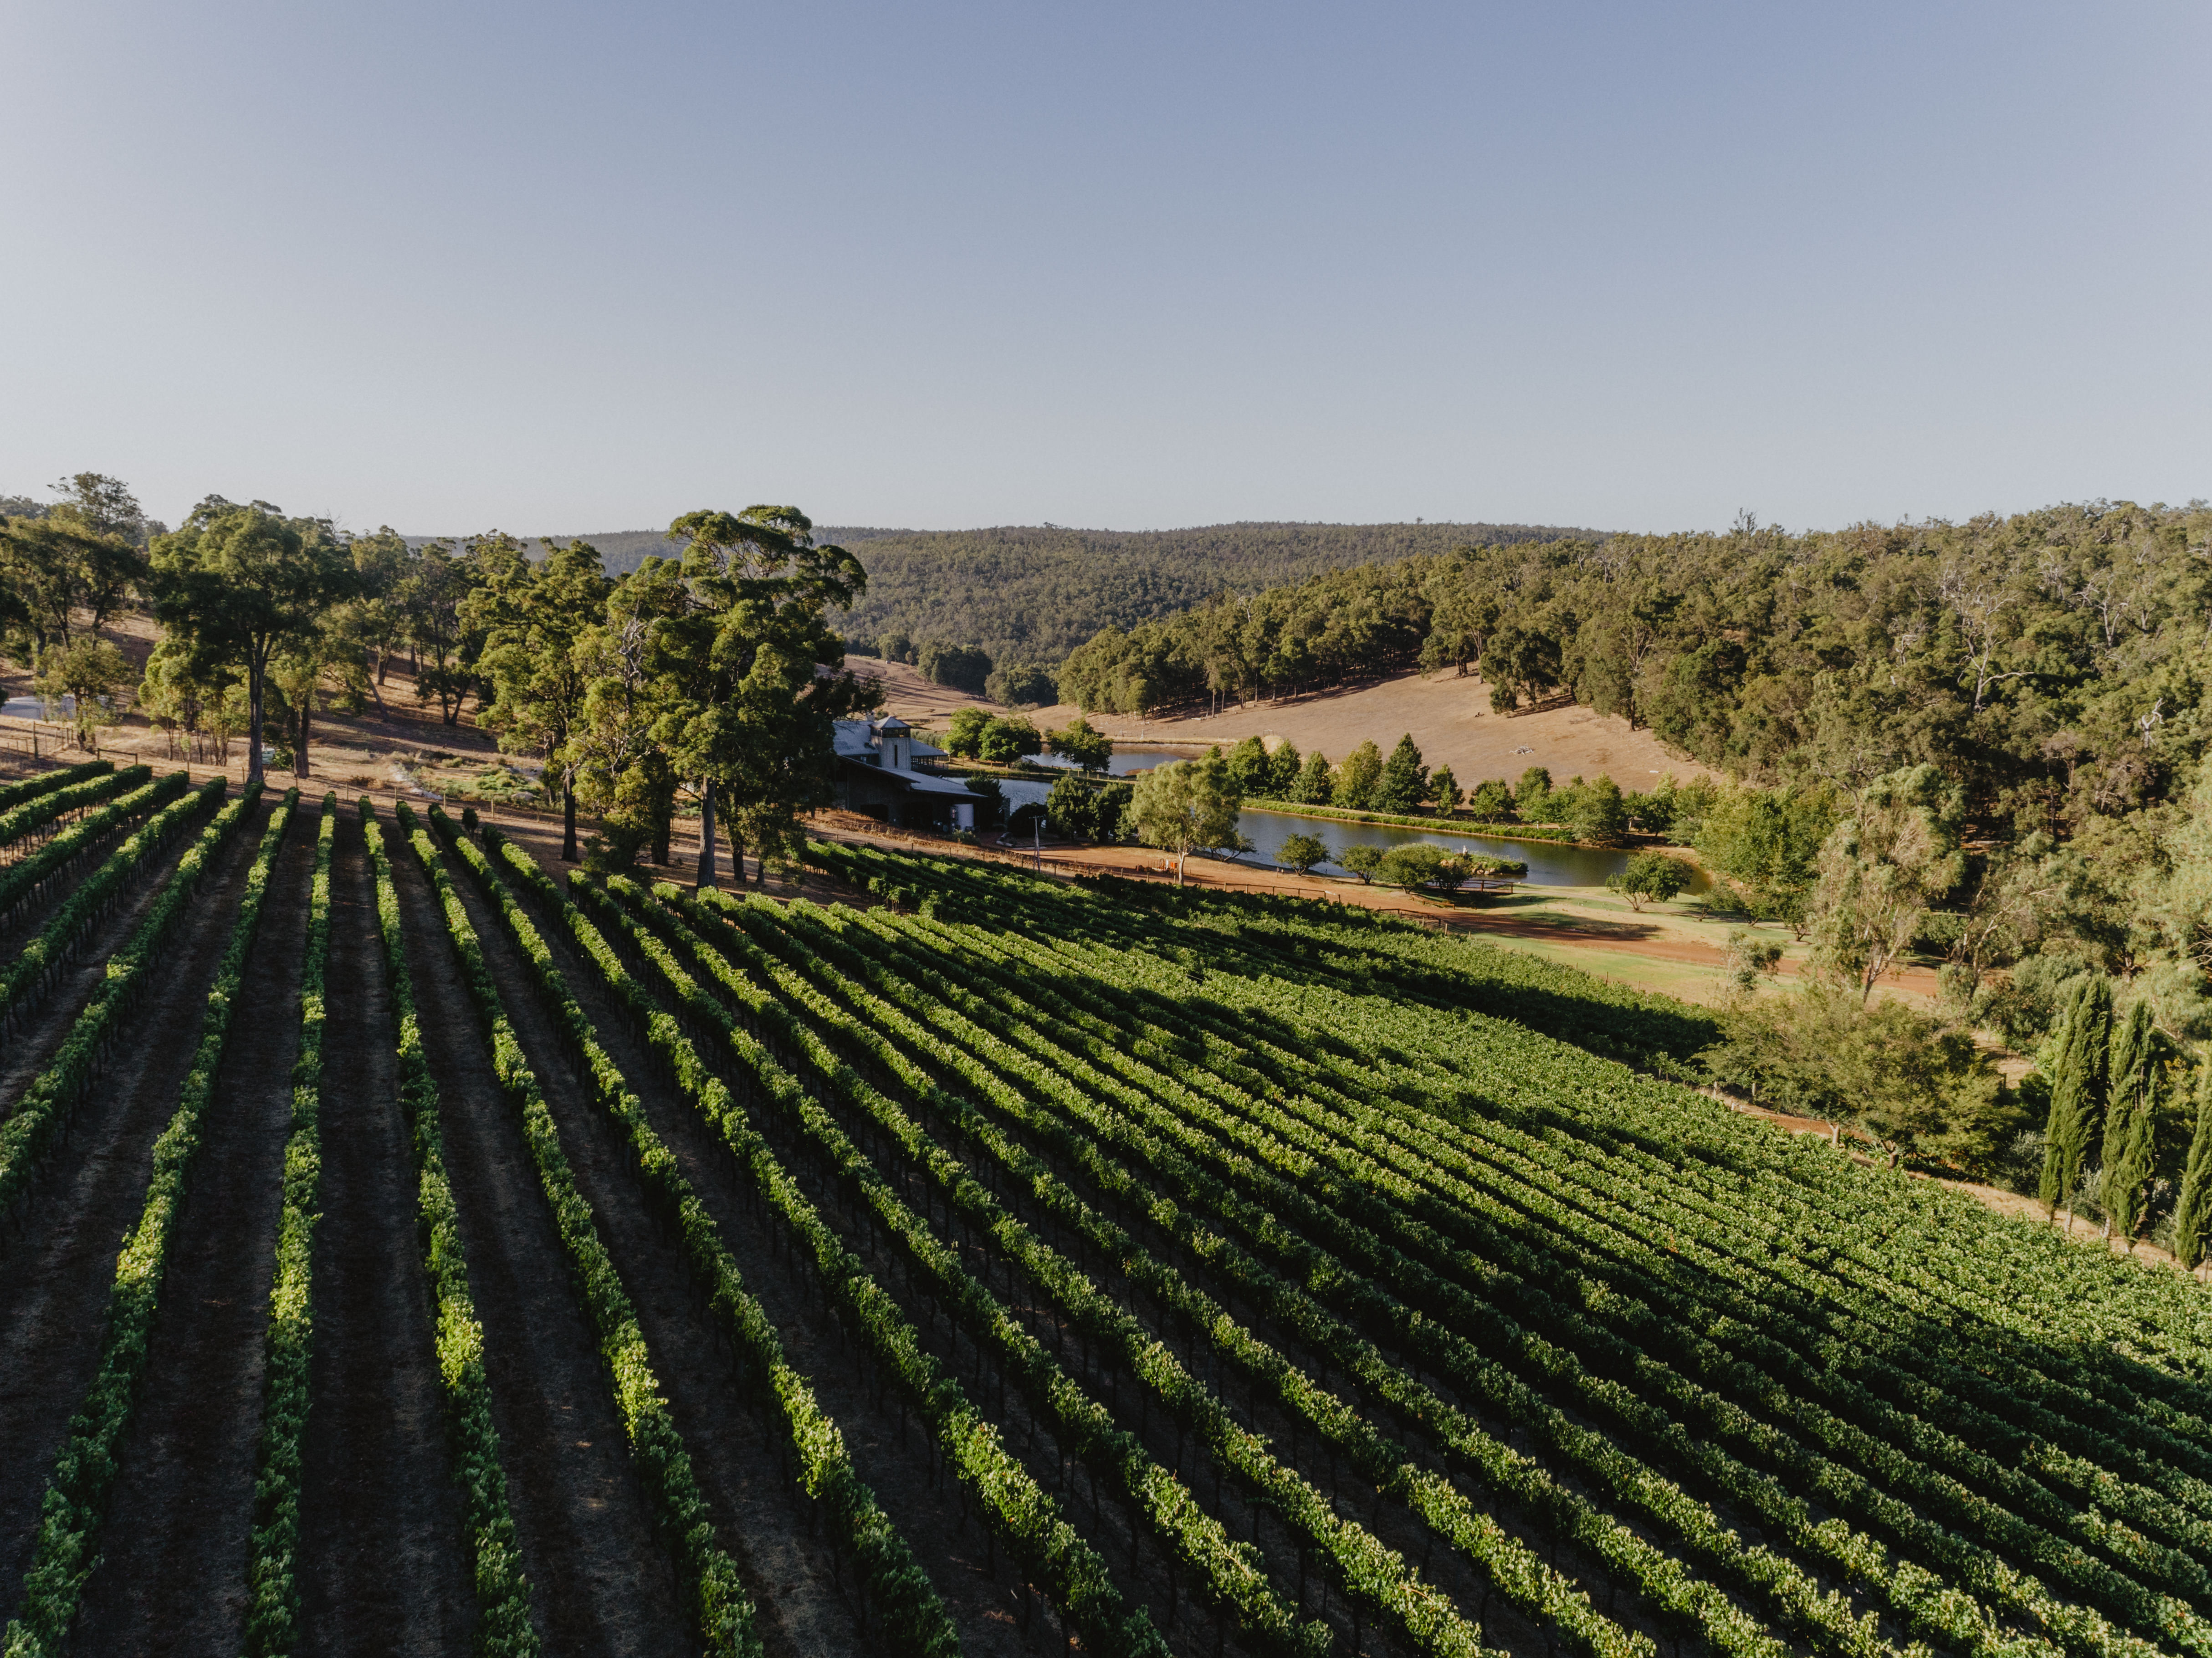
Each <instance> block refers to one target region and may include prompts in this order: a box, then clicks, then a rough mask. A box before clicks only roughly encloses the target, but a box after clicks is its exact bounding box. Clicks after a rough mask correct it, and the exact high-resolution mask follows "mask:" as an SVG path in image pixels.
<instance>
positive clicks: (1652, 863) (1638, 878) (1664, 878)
mask: <svg viewBox="0 0 2212 1658" xmlns="http://www.w3.org/2000/svg"><path fill="white" fill-rule="evenodd" d="M1605 884H1606V885H1607V886H1608V887H1610V888H1612V889H1613V891H1615V892H1617V893H1619V894H1620V895H1621V896H1623V897H1624V898H1626V899H1627V900H1628V907H1629V908H1631V909H1632V910H1635V911H1637V912H1638V913H1639V914H1640V913H1642V911H1643V908H1644V905H1646V904H1654V903H1656V904H1663V903H1665V902H1667V901H1668V899H1670V898H1673V897H1674V896H1677V895H1678V894H1680V892H1681V891H1682V890H1684V889H1685V888H1686V887H1687V886H1688V885H1689V884H1690V871H1689V868H1688V866H1687V865H1685V864H1684V863H1683V862H1682V860H1681V859H1679V858H1669V857H1668V855H1667V854H1666V853H1663V852H1639V853H1637V854H1636V856H1634V857H1633V858H1632V859H1629V860H1628V867H1627V868H1626V869H1625V870H1623V871H1621V872H1620V874H1618V875H1612V876H1607V878H1606V883H1605Z"/></svg>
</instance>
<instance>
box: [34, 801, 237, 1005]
mask: <svg viewBox="0 0 2212 1658" xmlns="http://www.w3.org/2000/svg"><path fill="white" fill-rule="evenodd" d="M228 786H229V782H228V779H226V778H221V777H218V778H216V779H214V780H212V781H210V782H207V783H203V784H202V785H201V786H199V787H198V788H197V789H194V790H193V791H192V792H191V793H190V794H188V795H186V796H185V798H184V799H181V800H175V801H172V802H171V803H170V804H169V805H167V806H165V807H163V808H162V809H161V811H158V812H156V813H155V814H154V816H153V817H150V818H149V819H148V820H147V822H146V823H145V824H144V825H143V827H141V828H140V829H139V830H138V831H137V833H136V834H135V835H131V838H130V839H129V840H127V841H125V842H124V843H123V844H122V845H121V846H119V847H117V848H116V849H115V850H114V852H112V853H110V854H109V856H108V858H107V859H106V862H104V863H102V864H101V865H100V867H99V868H98V869H96V870H94V871H93V872H92V873H91V874H90V875H88V876H87V877H85V878H84V879H83V881H82V882H81V883H79V884H78V885H77V886H76V889H75V890H72V891H71V892H70V896H68V897H67V898H65V899H64V900H63V901H62V905H61V908H59V909H58V910H56V911H55V912H54V914H52V916H51V917H49V918H48V919H47V921H46V926H43V927H41V928H40V930H39V936H38V937H37V938H33V939H32V940H31V942H30V943H28V944H25V945H24V946H23V949H22V952H21V954H20V955H18V956H17V957H15V960H14V961H13V962H10V963H9V964H8V966H7V968H6V969H5V970H0V1030H8V1029H13V1028H14V1026H15V1021H16V1020H17V1019H19V1018H21V1017H22V1016H23V1015H24V1014H26V1013H27V1012H28V1011H30V1009H31V1008H32V1007H33V1005H35V1004H36V1002H37V999H38V998H39V997H40V996H41V995H43V994H44V993H46V989H47V987H49V986H50V985H51V984H52V982H53V979H54V977H55V975H57V974H58V973H60V972H61V970H62V969H64V967H66V966H67V965H68V964H69V962H70V957H71V956H72V955H73V953H74V952H75V950H76V947H77V945H78V944H80V943H81V942H82V940H83V937H84V935H85V933H86V932H88V931H89V930H90V929H91V927H92V926H93V924H94V922H96V921H97V920H99V919H100V916H102V915H103V914H106V912H107V910H108V908H109V907H110V906H112V904H114V902H116V901H117V899H118V898H119V897H121V896H123V894H124V893H125V890H127V889H128V888H129V886H130V884H131V882H132V881H133V880H134V879H135V878H137V876H138V875H139V873H140V872H142V871H143V870H144V869H145V868H146V866H147V865H149V864H151V863H153V862H154V861H155V859H159V858H160V857H161V854H162V853H164V852H166V851H167V849H168V847H169V844H170V842H171V841H173V840H174V839H175V838H176V836H177V835H178V834H179V831H181V830H182V829H184V828H185V825H186V824H188V823H191V820H192V819H193V818H195V817H198V816H199V815H200V814H201V813H202V812H205V811H213V810H214V809H215V808H216V805H218V804H220V803H221V801H222V798H223V795H224V793H225V792H226V791H227V789H228Z"/></svg>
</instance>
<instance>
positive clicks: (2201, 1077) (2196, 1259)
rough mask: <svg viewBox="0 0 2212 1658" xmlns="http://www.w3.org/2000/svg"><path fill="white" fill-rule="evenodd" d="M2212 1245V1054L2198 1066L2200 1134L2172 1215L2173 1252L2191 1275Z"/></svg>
mask: <svg viewBox="0 0 2212 1658" xmlns="http://www.w3.org/2000/svg"><path fill="white" fill-rule="evenodd" d="M2207 1242H2212V1054H2208V1055H2207V1056H2206V1057H2205V1059H2204V1060H2203V1062H2202V1063H2201V1064H2199V1065H2198V1066H2197V1133H2196V1134H2195V1135H2194V1136H2193V1137H2192V1138H2191V1140H2190V1142H2189V1163H2188V1166H2187V1167H2186V1168H2185V1169H2183V1170H2182V1174H2181V1204H2180V1206H2179V1208H2177V1209H2176V1210H2175V1211H2174V1212H2173V1253H2174V1254H2176V1255H2178V1256H2179V1257H2180V1260H2181V1264H2182V1265H2183V1266H2185V1267H2187V1268H2188V1269H2189V1270H2190V1271H2191V1272H2195V1271H2196V1270H2197V1265H2198V1263H2200V1262H2201V1261H2203V1259H2204V1246H2205V1244H2206V1243H2207Z"/></svg>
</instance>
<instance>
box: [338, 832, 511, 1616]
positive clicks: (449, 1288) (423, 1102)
mask: <svg viewBox="0 0 2212 1658" xmlns="http://www.w3.org/2000/svg"><path fill="white" fill-rule="evenodd" d="M361 815H362V833H363V834H364V835H366V836H367V837H368V863H369V869H370V871H371V872H372V873H373V874H374V877H375V880H376V919H377V927H378V931H379V932H380V934H381V936H382V938H383V941H384V962H385V972H386V982H387V983H388V984H389V985H390V987H391V992H392V1024H393V1027H394V1032H395V1036H394V1040H395V1042H396V1043H397V1047H398V1057H399V1104H400V1108H401V1110H402V1111H403V1112H404V1114H405V1116H406V1120H407V1128H408V1143H409V1145H410V1149H411V1151H412V1154H413V1157H414V1162H415V1175H416V1193H417V1198H416V1219H417V1222H418V1224H417V1227H416V1236H418V1238H419V1239H420V1240H421V1243H422V1267H423V1271H424V1272H425V1273H426V1274H427V1275H428V1278H429V1284H430V1297H431V1307H432V1315H433V1316H432V1324H433V1328H434V1330H435V1335H436V1339H437V1351H438V1373H439V1377H440V1379H441V1383H442V1384H443V1387H444V1390H445V1398H446V1419H447V1424H448V1430H449V1432H450V1434H451V1436H452V1443H453V1477H454V1479H455V1480H456V1481H457V1482H458V1483H459V1485H460V1488H461V1496H462V1506H461V1527H462V1534H463V1538H464V1540H465V1547H466V1549H467V1551H468V1556H469V1563H470V1568H471V1570H470V1574H469V1576H470V1579H471V1582H472V1583H473V1584H474V1586H475V1588H476V1597H477V1632H476V1650H477V1658H534V1655H536V1654H537V1652H538V1649H539V1648H538V1631H537V1630H536V1629H535V1628H534V1627H533V1626H532V1624H531V1621H530V1584H529V1582H528V1580H527V1579H526V1578H525V1577H524V1576H523V1574H522V1557H521V1550H520V1546H518V1544H517V1542H516V1539H515V1531H514V1520H513V1515H512V1514H511V1513H510V1512H509V1510H508V1509H507V1473H506V1471H505V1468H504V1467H502V1465H501V1461H500V1452H499V1430H498V1428H497V1427H496V1426H495V1424H493V1421H492V1414H491V1383H490V1381H489V1378H488V1377H487V1376H486V1375H485V1371H484V1354H483V1325H481V1324H480V1323H478V1322H477V1313H476V1303H474V1301H473V1300H471V1297H470V1295H469V1271H468V1252H467V1249H466V1247H465V1244H464V1242H463V1241H462V1237H461V1227H460V1218H459V1215H458V1213H457V1212H455V1209H454V1206H453V1185H452V1183H451V1181H448V1180H447V1177H446V1156H445V1136H444V1133H443V1132H442V1131H441V1128H440V1127H439V1115H438V1114H439V1102H438V1084H437V1081H436V1079H435V1078H433V1077H432V1076H431V1074H430V1063H429V1060H428V1058H427V1057H426V1056H425V1055H424V1054H423V1052H422V1019H421V1017H419V1016H418V1015H417V1013H416V1009H415V985H414V977H413V975H411V974H410V972H409V970H408V967H407V943H406V938H405V935H404V932H402V929H401V924H400V920H399V894H398V889H397V888H396V887H395V886H394V885H393V884H392V859H391V855H390V854H389V853H387V852H386V850H385V846H384V828H383V825H381V824H380V823H378V822H377V821H376V811H375V807H374V805H372V804H371V803H370V802H369V800H368V799H367V798H366V797H364V798H363V799H362V803H361Z"/></svg>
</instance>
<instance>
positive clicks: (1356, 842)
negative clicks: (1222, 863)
mask: <svg viewBox="0 0 2212 1658" xmlns="http://www.w3.org/2000/svg"><path fill="white" fill-rule="evenodd" d="M1114 757H1115V759H1116V760H1117V761H1118V760H1119V759H1120V758H1121V756H1119V755H1118V754H1117V755H1115V756H1114ZM1164 757H1165V758H1168V759H1173V758H1175V756H1173V755H1171V754H1170V755H1168V756H1164ZM1152 763H1154V764H1158V761H1154V762H1152ZM999 786H1000V789H1001V790H1003V791H1004V792H1005V794H1006V806H1007V809H1008V810H1009V811H1012V809H1013V808H1015V807H1017V806H1024V805H1031V804H1035V805H1040V806H1041V805H1043V804H1044V800H1045V796H1046V795H1047V794H1048V793H1050V792H1051V785H1050V784H1048V783H1039V782H1036V781H1033V780H1020V779H1013V778H1009V779H1006V780H1003V781H1002V782H1001V783H1000V785H999ZM1237 830H1238V832H1239V833H1240V834H1242V835H1243V836H1244V838H1245V839H1246V840H1248V841H1251V842H1252V844H1253V847H1255V850H1254V851H1253V852H1251V853H1249V854H1248V857H1247V861H1248V862H1252V863H1262V864H1273V863H1274V862H1275V861H1276V853H1277V850H1278V849H1279V847H1281V846H1282V844H1283V842H1284V841H1285V840H1286V839H1288V838H1289V837H1290V836H1291V835H1314V836H1316V837H1317V838H1318V839H1319V840H1320V841H1321V843H1322V845H1323V846H1325V847H1328V849H1329V851H1330V852H1331V853H1339V852H1342V851H1343V850H1344V849H1345V848H1346V847H1382V848H1383V850H1384V851H1386V852H1387V851H1388V850H1389V848H1390V847H1402V846H1407V845H1410V844H1411V843H1412V842H1413V841H1427V842H1428V843H1429V844H1430V845H1431V846H1438V847H1444V848H1445V849H1446V850H1447V851H1450V852H1472V853H1480V854H1482V855H1485V856H1488V857H1492V858H1510V859H1516V861H1518V862H1520V863H1523V864H1526V865H1528V874H1527V875H1526V876H1525V877H1523V879H1524V880H1526V881H1527V882H1528V884H1530V885H1532V886H1542V887H1598V886H1603V885H1604V884H1605V882H1606V878H1607V876H1610V875H1618V874H1620V872H1621V871H1623V870H1625V869H1626V868H1627V867H1628V859H1629V854H1628V853H1625V852H1608V851H1607V850H1606V849H1605V848H1603V847H1574V846H1563V845H1561V844H1559V842H1557V841H1498V840H1493V839H1492V838H1491V837H1489V836H1487V835H1461V834H1454V833H1453V832H1452V831H1450V830H1449V829H1400V828H1397V827H1395V825H1392V824H1388V823H1340V822H1339V821H1338V820H1337V819H1335V818H1334V817H1300V816H1298V815H1297V813H1295V812H1287V811H1267V809H1266V808H1264V807H1261V806H1247V807H1245V808H1244V811H1243V815H1242V816H1240V817H1238V818H1237ZM1321 868H1322V871H1323V872H1326V873H1328V874H1332V875H1342V874H1344V873H1346V872H1345V871H1344V870H1343V869H1342V868H1340V866H1339V865H1336V864H1334V863H1333V862H1332V863H1325V864H1323V865H1321ZM1707 884H1708V883H1707V881H1706V879H1705V872H1704V871H1703V870H1701V869H1698V868H1697V867H1696V866H1695V865H1692V875H1691V877H1690V886H1689V890H1690V891H1692V892H1703V891H1704V890H1705V888H1706V886H1707Z"/></svg>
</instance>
